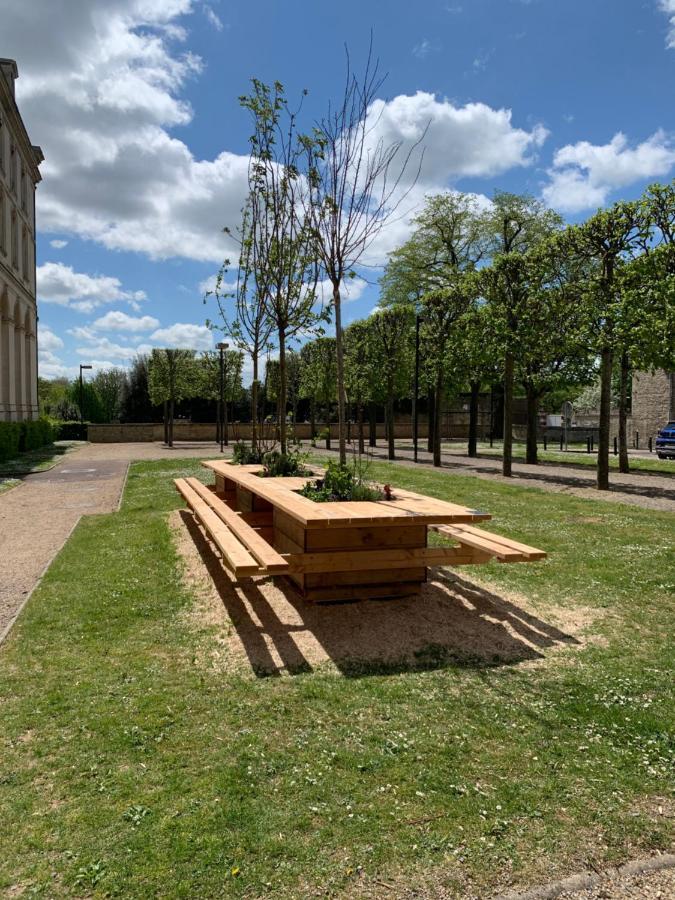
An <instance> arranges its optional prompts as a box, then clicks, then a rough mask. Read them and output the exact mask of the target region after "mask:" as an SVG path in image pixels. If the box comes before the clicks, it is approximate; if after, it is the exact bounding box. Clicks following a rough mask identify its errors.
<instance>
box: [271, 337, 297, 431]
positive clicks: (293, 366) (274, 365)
mask: <svg viewBox="0 0 675 900" xmlns="http://www.w3.org/2000/svg"><path fill="white" fill-rule="evenodd" d="M301 365H302V364H301V361H300V353H298V351H297V350H294V349H293V348H289V350H288V352H287V354H286V402H287V404H288V405H289V406H290V407H291V422H292V423H293V427H295V425H296V423H297V418H298V402H299V400H300V393H299V391H300V370H301ZM280 375H281V367H280V365H279V360H278V359H270V360H269V361H268V363H267V366H266V368H265V395H266V397H267V398H268V399H269V400H276V401H277V404H279V400H280V393H279V384H280V380H281V379H280ZM281 416H282V410H281V408H280V407H279V408H278V412H277V418H278V420H279V421H280V420H281Z"/></svg>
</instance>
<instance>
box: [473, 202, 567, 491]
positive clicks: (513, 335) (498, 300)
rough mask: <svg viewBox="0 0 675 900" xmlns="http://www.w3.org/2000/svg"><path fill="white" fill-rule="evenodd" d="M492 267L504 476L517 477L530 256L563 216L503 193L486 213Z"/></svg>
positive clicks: (486, 274)
mask: <svg viewBox="0 0 675 900" xmlns="http://www.w3.org/2000/svg"><path fill="white" fill-rule="evenodd" d="M485 223H486V227H487V228H488V231H489V235H490V255H491V256H492V265H491V266H490V268H489V269H486V270H483V272H482V273H481V281H482V286H483V290H484V291H485V294H486V297H487V299H488V302H489V304H490V308H491V313H492V315H491V318H492V323H493V326H494V335H495V338H496V343H495V353H498V354H499V355H500V357H501V359H502V360H503V373H504V454H503V461H502V474H503V475H504V476H506V477H510V476H511V472H512V461H513V388H514V379H515V361H516V358H517V354H518V352H519V350H520V346H521V344H522V340H523V333H522V331H523V324H524V323H526V322H527V289H528V266H527V263H526V262H525V260H524V259H523V256H524V254H525V253H526V252H527V251H528V250H531V249H532V248H533V247H535V246H536V245H537V244H539V243H540V242H541V241H542V240H543V239H544V238H546V237H548V236H549V235H551V234H553V233H554V232H555V231H557V230H559V229H560V228H561V227H562V219H561V218H560V216H559V215H558V214H557V213H555V212H553V210H550V209H548V208H547V207H546V206H545V205H544V204H543V203H541V202H540V201H539V200H536V199H534V197H529V196H519V195H517V194H509V193H503V192H498V193H496V194H495V196H494V200H493V205H492V209H491V210H490V211H489V212H487V213H486V215H485Z"/></svg>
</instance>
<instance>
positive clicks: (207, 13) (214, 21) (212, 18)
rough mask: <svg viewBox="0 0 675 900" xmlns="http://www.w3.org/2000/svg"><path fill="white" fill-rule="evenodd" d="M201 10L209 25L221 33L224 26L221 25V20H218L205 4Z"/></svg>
mask: <svg viewBox="0 0 675 900" xmlns="http://www.w3.org/2000/svg"><path fill="white" fill-rule="evenodd" d="M202 9H203V10H204V15H205V16H206V18H207V19H208V21H209V23H210V24H211V25H213V27H214V28H215V29H216V31H222V30H223V28H224V27H225V26H224V25H223V22H222V19H221V18H220V16H219V15H218V13H217V12H216V11H215V10H214V9H212V7H210V6H209V5H208V4H207V3H205V4H204V6H203V7H202Z"/></svg>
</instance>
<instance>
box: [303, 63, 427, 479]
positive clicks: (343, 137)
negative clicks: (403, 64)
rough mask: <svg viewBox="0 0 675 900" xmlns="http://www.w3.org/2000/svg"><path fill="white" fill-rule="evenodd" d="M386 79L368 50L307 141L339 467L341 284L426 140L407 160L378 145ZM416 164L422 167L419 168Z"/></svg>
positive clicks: (403, 193)
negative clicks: (333, 376)
mask: <svg viewBox="0 0 675 900" xmlns="http://www.w3.org/2000/svg"><path fill="white" fill-rule="evenodd" d="M383 80H384V79H383V78H382V77H381V76H380V74H379V72H378V64H377V62H373V58H372V46H371V50H370V52H369V54H368V59H367V62H366V67H365V70H364V73H363V75H362V77H361V78H358V77H357V76H356V75H355V74H354V73H353V72H352V71H351V68H350V65H349V57H347V78H346V82H345V88H344V92H343V94H342V97H341V99H340V101H339V103H338V104H337V105H335V106H331V107H330V108H329V110H328V113H327V115H326V116H325V117H324V118H322V119H321V120H320V121H319V123H318V124H317V125H316V127H315V129H314V132H313V134H312V135H311V136H308V137H306V138H305V148H306V153H307V170H308V183H309V192H308V195H307V203H308V206H307V213H308V219H309V221H310V222H311V227H312V232H313V236H314V240H315V247H316V253H317V255H318V257H319V259H320V261H321V265H322V268H323V270H324V272H325V274H326V277H327V278H328V280H329V282H330V284H331V288H332V305H333V310H334V313H335V349H336V358H337V400H338V434H339V448H340V462H341V463H345V462H346V459H347V444H346V417H345V402H346V397H345V374H344V346H343V329H342V287H343V284H344V279H345V278H346V277H349V275H350V273H351V272H353V270H354V269H355V268H356V267H357V266H358V265H359V263H360V262H361V261H362V260H363V258H364V255H365V253H366V251H367V250H368V248H369V247H370V246H371V244H372V243H373V241H374V240H375V238H376V237H377V236H378V234H379V233H380V232H381V231H382V229H383V228H384V226H385V225H386V224H387V222H389V221H390V220H391V219H392V217H393V216H394V215H395V214H396V212H397V210H398V209H399V208H400V206H401V203H403V202H404V201H405V198H406V197H407V195H408V193H409V192H410V190H411V189H412V187H413V186H414V184H415V182H416V180H417V175H418V174H419V166H418V168H417V172H416V173H413V177H412V178H411V179H408V180H407V183H406V184H405V185H404V176H406V173H408V172H409V171H410V161H411V159H412V157H413V154H414V153H415V151H416V150H417V148H418V147H419V145H420V143H421V141H422V140H423V138H424V135H421V137H420V138H419V139H418V140H417V141H415V142H414V143H413V144H412V146H411V147H410V149H409V150H408V151H407V152H405V151H404V150H403V145H402V142H400V141H396V142H393V143H389V144H387V143H386V142H385V141H383V140H382V139H381V138H378V137H377V126H378V123H379V116H380V115H381V111H380V112H379V113H378V111H377V110H378V107H377V105H376V104H375V101H376V100H377V95H378V92H379V90H380V88H381V86H382V83H383ZM420 164H421V163H420Z"/></svg>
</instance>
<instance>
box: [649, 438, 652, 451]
mask: <svg viewBox="0 0 675 900" xmlns="http://www.w3.org/2000/svg"><path fill="white" fill-rule="evenodd" d="M649 452H650V453H651V452H652V439H651V438H649Z"/></svg>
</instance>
